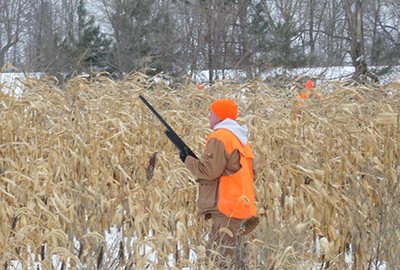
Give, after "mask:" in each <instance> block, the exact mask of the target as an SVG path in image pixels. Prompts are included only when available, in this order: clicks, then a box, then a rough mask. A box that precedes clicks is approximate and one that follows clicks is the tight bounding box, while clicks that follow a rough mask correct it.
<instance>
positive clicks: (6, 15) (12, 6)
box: [0, 0, 30, 67]
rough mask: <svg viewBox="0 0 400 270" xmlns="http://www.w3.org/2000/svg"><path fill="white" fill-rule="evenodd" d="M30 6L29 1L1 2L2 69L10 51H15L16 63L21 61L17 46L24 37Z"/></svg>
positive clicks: (5, 0) (0, 44)
mask: <svg viewBox="0 0 400 270" xmlns="http://www.w3.org/2000/svg"><path fill="white" fill-rule="evenodd" d="M29 5H30V1H29V0H0V67H3V66H4V64H5V59H6V54H7V53H8V52H9V51H10V49H14V54H13V56H14V62H19V61H20V59H18V57H17V56H18V51H17V49H16V46H17V44H18V43H19V42H21V39H23V37H24V30H25V29H24V26H25V23H26V14H27V13H28V12H29Z"/></svg>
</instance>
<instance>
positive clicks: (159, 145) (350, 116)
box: [0, 74, 400, 269]
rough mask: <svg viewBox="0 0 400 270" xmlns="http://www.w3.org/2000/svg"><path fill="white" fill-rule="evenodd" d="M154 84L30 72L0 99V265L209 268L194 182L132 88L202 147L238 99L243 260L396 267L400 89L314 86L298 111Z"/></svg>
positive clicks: (242, 96)
mask: <svg viewBox="0 0 400 270" xmlns="http://www.w3.org/2000/svg"><path fill="white" fill-rule="evenodd" d="M156 79H157V80H156ZM158 79H159V77H158V76H156V77H153V78H149V77H146V76H144V75H142V74H135V75H133V76H130V77H127V78H125V79H124V80H123V81H118V82H116V81H113V80H110V79H108V78H105V77H102V78H99V79H97V80H95V81H91V80H89V79H86V78H76V79H73V80H71V81H69V82H68V83H67V84H66V85H64V86H62V87H61V86H58V85H57V82H56V81H55V80H54V79H52V78H46V79H42V80H35V79H29V78H28V80H27V83H26V84H25V88H24V94H23V95H22V96H21V97H18V98H16V97H11V96H8V95H6V94H2V95H1V96H0V109H1V115H0V121H1V132H0V176H1V178H0V198H1V200H0V213H1V223H0V226H1V228H0V231H1V233H0V263H1V265H2V267H5V268H9V269H13V267H14V266H18V267H20V268H21V269H22V268H23V269H26V268H33V266H34V263H36V265H38V264H40V265H41V266H42V268H43V269H54V268H57V269H59V268H64V269H66V268H67V267H68V266H72V267H79V268H88V269H93V268H99V269H120V268H124V267H126V268H127V269H142V268H146V267H147V268H158V269H172V268H175V269H183V268H186V269H203V267H206V268H205V269H207V267H210V268H208V269H212V265H213V263H214V262H210V261H208V259H209V258H208V257H207V256H206V255H205V254H206V253H205V245H206V239H207V233H208V231H209V227H210V225H211V224H210V223H208V221H204V220H202V219H198V218H196V215H195V213H196V206H195V201H196V184H195V181H194V179H193V178H192V176H191V175H190V173H189V172H188V171H187V170H186V169H185V168H184V166H183V164H182V163H181V161H180V160H179V157H178V153H177V150H176V149H175V148H174V146H173V145H172V143H171V142H169V141H168V139H167V138H166V136H165V135H164V134H163V132H164V129H163V127H161V125H160V123H159V122H158V120H157V119H156V118H155V117H154V116H153V115H152V114H151V113H150V112H149V111H148V109H147V108H146V107H145V106H144V104H143V103H142V102H141V101H140V100H139V98H138V95H139V94H142V95H144V96H145V97H146V98H147V100H148V101H149V102H150V103H151V104H152V105H153V106H154V107H155V108H156V109H157V110H158V111H159V113H160V114H162V115H163V116H164V117H165V120H166V121H167V122H168V123H169V124H170V125H171V126H172V127H173V128H174V129H175V131H176V132H177V133H178V134H180V135H181V136H182V138H183V140H184V141H185V142H186V143H187V144H188V145H190V146H191V147H192V149H193V150H194V151H195V152H196V153H198V154H199V155H200V154H201V153H202V151H203V146H204V143H205V140H206V137H207V135H208V134H209V132H210V130H209V129H208V120H207V116H208V111H209V105H210V104H211V103H212V102H213V101H214V100H215V99H217V98H226V97H230V98H232V99H234V100H235V101H236V102H237V103H239V104H240V108H241V109H240V112H239V122H240V123H241V124H244V123H246V124H247V125H248V127H249V129H250V132H251V136H250V141H251V143H252V145H253V149H254V152H255V156H256V162H255V164H256V172H257V176H256V179H255V186H256V201H257V209H258V213H259V217H260V219H261V223H260V225H259V226H258V228H257V229H256V230H255V231H254V234H253V235H252V236H246V237H245V238H244V241H242V242H243V243H244V242H247V248H246V251H247V254H248V257H247V258H246V259H245V263H246V265H247V267H248V269H311V268H312V267H315V268H316V269H318V268H329V269H349V268H354V269H368V268H369V269H373V268H375V266H377V265H379V264H386V266H387V269H394V268H395V267H396V266H398V265H400V258H399V256H398V254H400V240H399V239H400V226H399V225H400V213H399V212H400V211H399V208H400V193H399V188H400V187H399V181H400V178H399V161H398V160H399V159H398V158H399V155H400V144H399V140H400V133H399V110H400V99H399V98H400V97H399V90H398V88H399V84H391V85H386V86H381V85H369V86H366V85H361V86H350V85H347V86H346V85H345V84H343V83H334V82H331V83H330V84H329V85H323V86H319V87H316V89H315V91H316V92H319V93H321V94H322V98H321V99H319V98H318V97H316V95H314V96H313V97H311V98H310V99H308V100H305V101H303V105H302V108H301V111H302V117H301V118H300V119H299V120H296V117H295V112H296V111H297V110H299V108H298V107H296V106H297V105H296V104H297V103H296V102H297V95H293V93H292V91H293V90H292V89H291V88H290V87H289V86H288V87H286V88H282V87H279V88H274V87H273V85H272V84H269V85H266V84H264V83H262V82H251V83H248V84H242V85H236V84H231V83H229V82H217V83H216V84H214V85H210V86H205V87H203V90H201V91H199V90H198V89H197V88H196V87H194V86H193V84H192V83H190V82H188V83H181V84H179V85H178V84H176V85H171V84H170V85H169V86H168V85H167V84H164V83H163V81H158ZM4 87H5V86H3V89H4ZM327 89H329V90H330V91H326V90H327ZM155 152H158V154H157V156H156V159H155V166H154V174H153V175H149V174H148V175H147V177H146V168H147V167H148V162H149V159H150V157H151V156H152V155H153V154H154V153H155ZM115 228H116V229H115ZM109 232H114V235H113V237H111V238H110V237H109V236H108V235H107V234H108V233H109ZM107 239H108V241H106V240H107ZM110 239H111V240H110Z"/></svg>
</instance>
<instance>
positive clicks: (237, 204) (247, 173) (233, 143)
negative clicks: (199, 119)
mask: <svg viewBox="0 0 400 270" xmlns="http://www.w3.org/2000/svg"><path fill="white" fill-rule="evenodd" d="M211 138H216V139H218V140H220V141H221V142H223V143H224V145H225V149H226V151H227V152H228V153H232V151H234V150H235V149H238V150H239V152H240V164H241V165H242V168H241V169H240V170H239V171H237V172H236V173H235V174H233V175H230V176H221V179H220V184H219V200H218V209H219V211H221V213H223V214H225V215H226V216H228V217H233V218H237V219H245V218H248V217H251V216H256V215H257V213H256V206H255V195H254V180H253V170H252V158H254V155H253V151H252V150H251V147H250V144H249V143H247V144H246V145H245V146H243V145H242V143H241V142H240V141H239V139H238V138H236V136H235V135H234V134H233V133H232V132H230V131H228V130H226V129H218V130H216V131H214V132H213V133H211V134H210V136H209V137H208V139H207V143H208V141H209V140H210V139H211ZM207 143H206V146H207ZM244 196H245V197H244ZM241 197H242V199H241V200H240V201H239V199H240V198H241ZM247 200H248V201H247Z"/></svg>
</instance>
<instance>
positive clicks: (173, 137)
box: [139, 95, 198, 159]
mask: <svg viewBox="0 0 400 270" xmlns="http://www.w3.org/2000/svg"><path fill="white" fill-rule="evenodd" d="M139 98H140V99H141V100H142V101H143V103H144V104H146V106H147V107H148V108H149V109H150V111H151V112H152V113H153V114H154V115H155V116H156V117H157V118H158V120H160V122H161V123H162V124H163V125H164V126H165V127H166V128H167V130H165V135H167V137H168V139H169V140H170V141H171V142H172V143H173V144H174V145H175V147H176V148H178V150H179V151H183V150H184V149H185V148H186V149H187V151H188V153H189V155H190V156H192V157H194V158H196V159H198V158H197V156H196V155H195V154H194V153H193V151H192V150H191V149H190V148H189V147H188V146H187V145H186V143H185V142H184V141H183V140H182V139H181V138H180V137H179V136H178V134H176V132H175V131H174V130H173V129H172V128H171V127H170V126H169V125H168V124H167V122H165V120H164V119H163V118H162V117H161V115H160V114H159V113H158V112H157V111H156V110H155V109H154V108H153V106H151V105H150V103H149V102H147V100H146V99H145V98H144V97H143V96H142V95H139Z"/></svg>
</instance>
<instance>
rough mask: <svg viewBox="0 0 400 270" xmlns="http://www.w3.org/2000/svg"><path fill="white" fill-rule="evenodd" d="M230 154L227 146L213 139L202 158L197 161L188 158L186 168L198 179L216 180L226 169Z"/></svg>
mask: <svg viewBox="0 0 400 270" xmlns="http://www.w3.org/2000/svg"><path fill="white" fill-rule="evenodd" d="M228 157H229V154H228V153H227V151H226V150H225V145H224V144H223V143H222V142H221V141H220V140H218V139H215V138H211V139H210V140H209V141H208V144H207V146H206V149H205V151H204V154H203V156H202V158H200V159H195V158H193V157H191V156H188V157H187V158H186V160H185V166H186V168H188V169H189V171H190V172H191V173H192V174H193V175H194V176H195V177H196V178H197V179H202V180H215V179H217V178H219V177H220V176H221V175H222V174H223V172H224V170H225V169H226V166H227V162H228Z"/></svg>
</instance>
